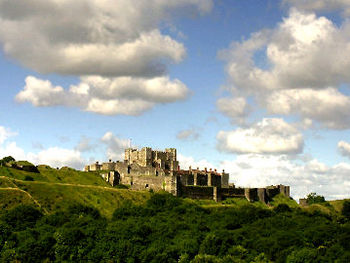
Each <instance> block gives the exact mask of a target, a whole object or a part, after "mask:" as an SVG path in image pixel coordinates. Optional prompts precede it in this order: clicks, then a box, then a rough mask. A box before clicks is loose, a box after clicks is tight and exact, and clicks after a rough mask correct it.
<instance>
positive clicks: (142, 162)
mask: <svg viewBox="0 0 350 263" xmlns="http://www.w3.org/2000/svg"><path fill="white" fill-rule="evenodd" d="M85 171H86V172H89V171H101V176H102V177H103V178H104V179H105V180H106V181H107V182H109V183H110V184H111V185H112V186H115V185H118V184H125V185H130V188H131V189H134V190H145V189H146V190H147V189H148V190H150V189H153V190H154V191H160V190H165V191H167V192H169V193H172V194H173V195H175V196H182V197H189V198H194V199H214V200H215V201H220V200H224V199H226V198H233V197H243V198H247V199H248V200H249V201H262V202H265V203H267V202H268V201H270V200H271V199H272V198H273V197H274V196H275V195H277V194H279V193H282V194H284V195H286V196H288V197H289V196H290V188H289V186H284V185H277V186H268V187H266V188H236V187H235V185H234V184H229V174H228V173H225V171H224V170H223V171H222V172H221V173H220V172H218V171H217V170H216V169H214V170H212V169H209V170H208V169H207V168H205V169H204V170H200V169H199V168H197V169H192V167H191V166H190V167H189V169H188V170H182V169H180V166H179V162H178V161H177V156H176V149H175V148H167V149H165V151H155V150H152V148H149V147H144V148H142V149H141V150H137V149H133V148H128V149H125V157H124V161H116V162H112V160H109V162H106V163H102V164H100V163H98V162H96V163H94V164H91V165H86V166H85Z"/></svg>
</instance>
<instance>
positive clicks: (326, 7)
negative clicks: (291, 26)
mask: <svg viewBox="0 0 350 263" xmlns="http://www.w3.org/2000/svg"><path fill="white" fill-rule="evenodd" d="M283 3H284V4H289V5H291V6H295V7H297V8H298V9H303V10H307V11H342V12H343V15H346V16H347V15H350V2H349V0H283Z"/></svg>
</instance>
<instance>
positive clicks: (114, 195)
mask: <svg viewBox="0 0 350 263" xmlns="http://www.w3.org/2000/svg"><path fill="white" fill-rule="evenodd" d="M38 170H39V173H34V172H27V171H23V170H19V169H14V168H8V167H0V208H2V210H4V209H8V208H12V207H15V206H16V205H19V204H34V205H36V206H38V207H41V208H42V210H43V212H44V213H51V212H54V211H57V210H60V209H65V208H66V207H67V206H68V205H69V204H71V203H74V202H76V203H82V204H86V205H89V206H93V207H95V208H97V209H98V210H99V211H100V212H101V214H102V215H104V216H107V217H110V216H111V215H112V213H113V211H114V210H115V209H116V208H118V207H120V206H121V205H122V204H123V202H124V201H125V200H130V201H132V202H133V203H135V204H142V203H144V202H145V201H146V200H148V199H149V197H150V194H149V192H147V191H132V190H128V189H116V188H113V187H112V186H111V185H109V184H108V183H107V182H105V181H104V180H103V179H102V178H101V176H100V175H99V173H98V172H88V173H87V172H82V171H77V170H74V169H71V168H68V167H63V168H61V169H54V168H51V167H49V166H46V165H40V166H38ZM186 202H189V203H196V204H198V205H201V206H202V207H205V208H209V209H210V208H212V209H216V208H218V209H220V208H225V207H236V208H239V207H241V206H245V205H247V204H248V203H249V202H248V201H247V200H245V199H228V200H225V201H223V202H221V203H216V202H214V201H212V200H190V199H186ZM343 202H344V200H337V201H330V202H325V203H323V204H313V205H310V206H307V207H302V208H300V209H302V210H304V211H307V212H310V213H314V212H317V211H319V212H322V213H324V214H328V215H332V216H339V215H340V214H341V209H342V207H343ZM280 204H286V205H288V206H289V207H291V208H298V207H299V205H298V204H297V203H296V202H295V201H294V200H292V199H290V198H287V197H285V196H283V195H278V196H276V197H275V198H274V200H273V201H272V202H271V203H270V204H269V206H267V205H266V204H263V203H261V202H255V203H253V205H254V206H255V207H260V208H268V207H270V208H274V207H277V206H278V205H280ZM2 212H4V211H2ZM0 213H1V211H0Z"/></svg>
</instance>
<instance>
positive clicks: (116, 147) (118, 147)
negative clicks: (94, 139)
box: [101, 132, 129, 160]
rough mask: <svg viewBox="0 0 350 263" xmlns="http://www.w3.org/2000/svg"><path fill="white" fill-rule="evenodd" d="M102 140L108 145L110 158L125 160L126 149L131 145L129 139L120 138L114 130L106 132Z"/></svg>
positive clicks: (108, 156)
mask: <svg viewBox="0 0 350 263" xmlns="http://www.w3.org/2000/svg"><path fill="white" fill-rule="evenodd" d="M101 141H102V142H103V143H104V144H105V145H107V153H106V154H107V158H108V159H112V160H123V157H124V150H125V149H126V148H128V147H129V140H126V139H121V138H118V137H117V136H115V135H114V134H113V133H112V132H106V133H105V134H104V135H103V137H102V138H101Z"/></svg>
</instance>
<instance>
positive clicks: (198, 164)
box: [177, 154, 215, 170]
mask: <svg viewBox="0 0 350 263" xmlns="http://www.w3.org/2000/svg"><path fill="white" fill-rule="evenodd" d="M177 159H178V161H179V165H180V168H181V169H184V170H187V169H188V168H189V167H190V166H191V167H192V169H197V168H199V169H202V170H204V168H207V169H210V168H212V169H215V166H214V165H213V164H212V163H210V162H209V161H208V160H206V159H201V160H195V159H194V158H193V157H192V156H184V155H182V154H178V156H177Z"/></svg>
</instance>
